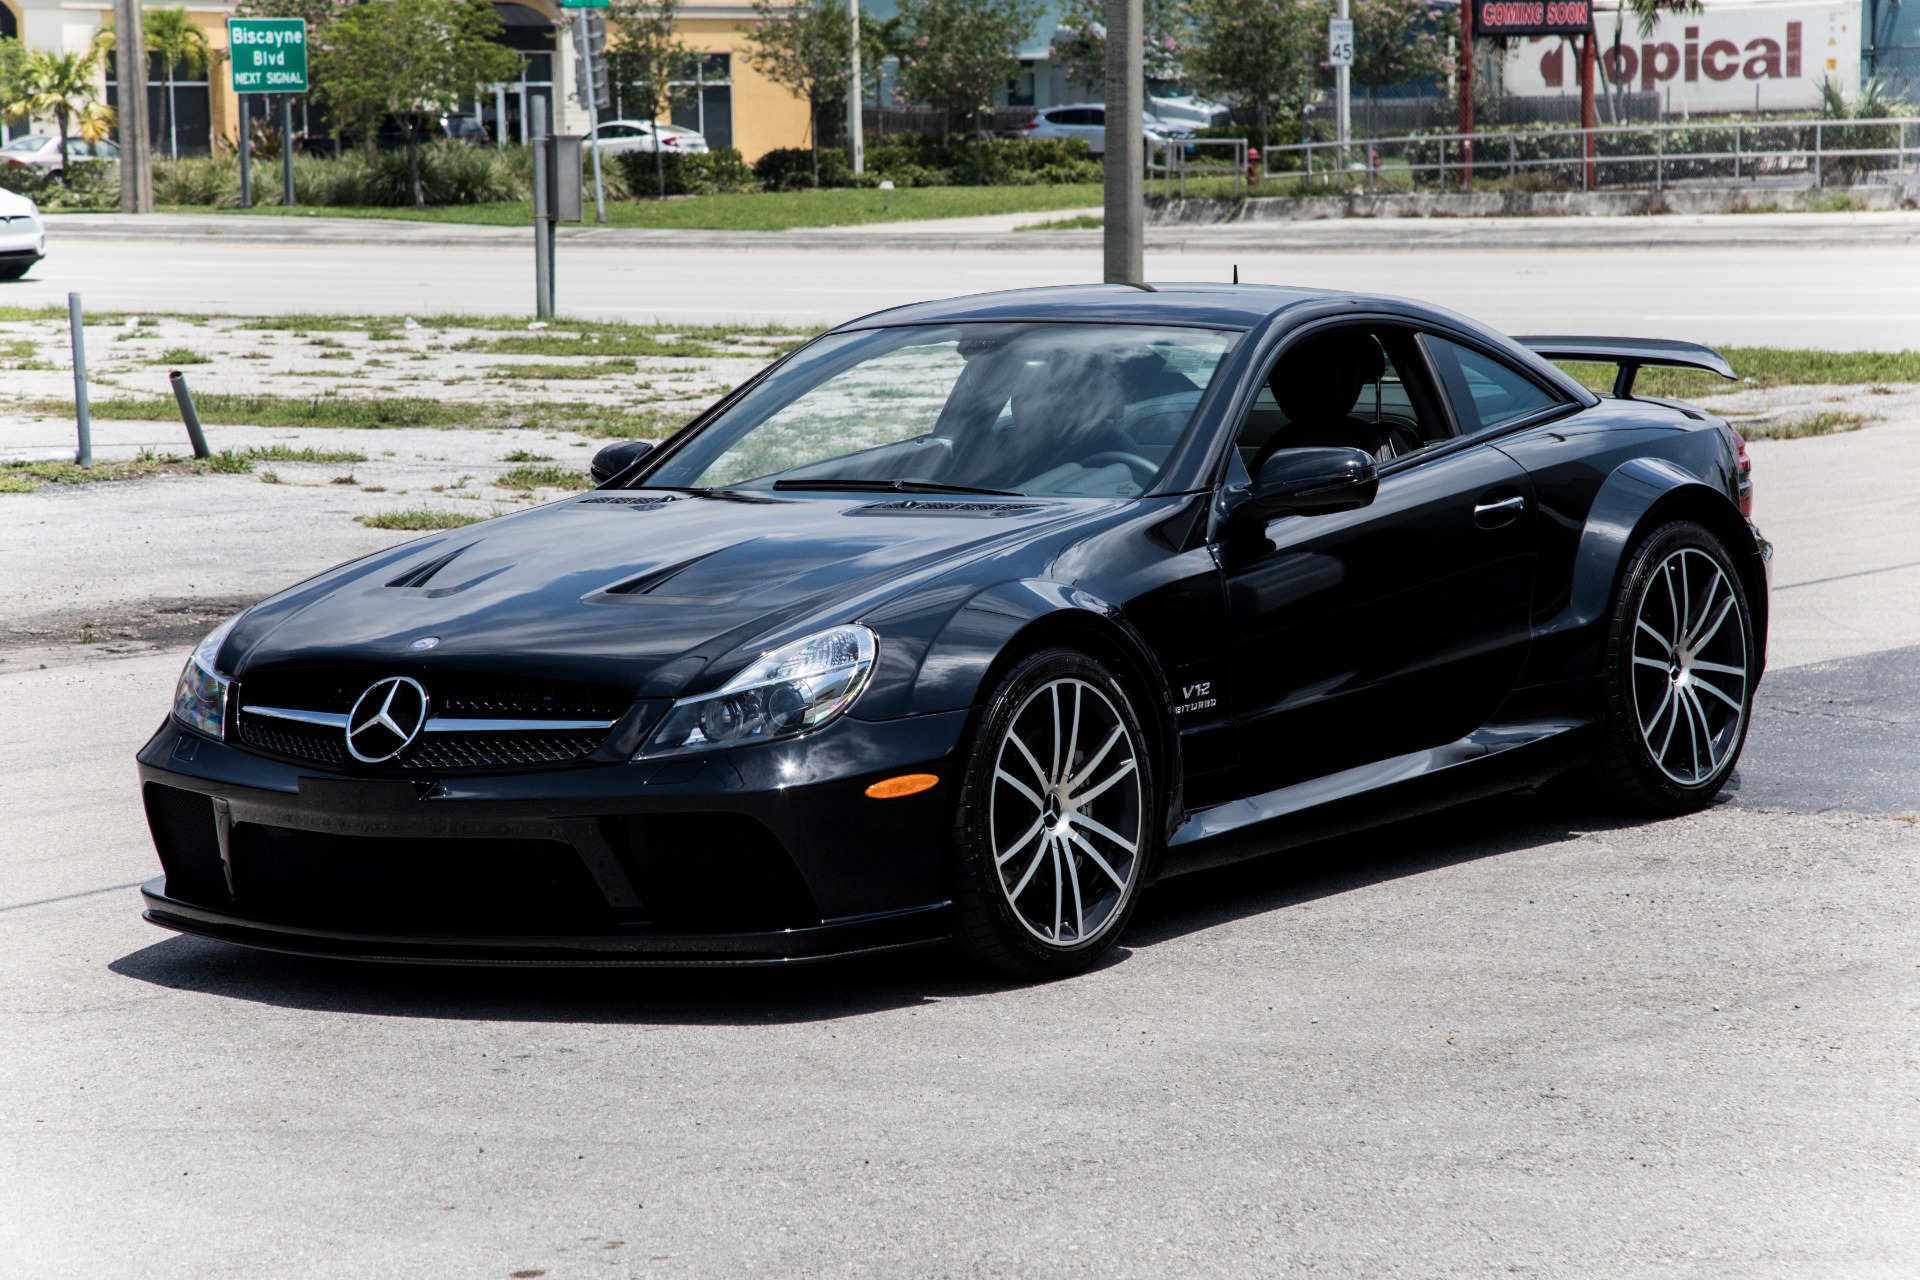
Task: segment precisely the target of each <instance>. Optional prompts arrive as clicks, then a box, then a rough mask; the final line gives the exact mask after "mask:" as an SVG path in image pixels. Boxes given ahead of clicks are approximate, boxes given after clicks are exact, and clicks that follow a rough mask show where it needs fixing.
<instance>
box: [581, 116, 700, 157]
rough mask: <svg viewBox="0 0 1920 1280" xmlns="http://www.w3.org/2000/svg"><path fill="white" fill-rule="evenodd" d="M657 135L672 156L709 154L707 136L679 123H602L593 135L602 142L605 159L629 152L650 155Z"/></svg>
mask: <svg viewBox="0 0 1920 1280" xmlns="http://www.w3.org/2000/svg"><path fill="white" fill-rule="evenodd" d="M656 135H657V136H658V137H659V139H660V146H662V147H664V148H665V149H666V150H667V152H668V153H669V154H671V153H673V152H679V153H680V154H682V155H696V156H697V155H705V154H706V151H707V140H706V137H705V136H704V135H702V134H698V133H695V132H694V131H693V130H692V129H682V128H681V127H680V126H679V125H677V124H659V123H656V122H655V121H652V120H602V121H601V122H600V128H599V129H598V130H596V131H595V133H594V134H593V136H594V137H597V138H598V139H599V140H600V154H601V155H603V156H617V155H620V154H621V153H622V152H626V151H641V152H645V153H647V154H649V155H651V154H652V153H653V148H654V141H653V140H654V138H655V136H656Z"/></svg>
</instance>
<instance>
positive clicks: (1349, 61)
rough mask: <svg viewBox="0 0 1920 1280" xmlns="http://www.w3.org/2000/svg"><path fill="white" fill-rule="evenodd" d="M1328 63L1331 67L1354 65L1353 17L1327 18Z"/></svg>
mask: <svg viewBox="0 0 1920 1280" xmlns="http://www.w3.org/2000/svg"><path fill="white" fill-rule="evenodd" d="M1327 65H1328V66H1330V67H1350V66H1352V65H1353V19H1352V18H1328V19H1327Z"/></svg>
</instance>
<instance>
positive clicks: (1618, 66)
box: [1600, 44, 1640, 84]
mask: <svg viewBox="0 0 1920 1280" xmlns="http://www.w3.org/2000/svg"><path fill="white" fill-rule="evenodd" d="M1600 66H1601V68H1602V70H1604V71H1605V72H1606V75H1607V82H1608V83H1609V84H1626V83H1629V82H1631V81H1632V79H1633V73H1634V72H1636V71H1638V70H1639V69H1640V55H1639V54H1637V53H1635V52H1634V51H1633V46H1632V45H1630V44H1617V45H1615V46H1613V48H1611V49H1609V50H1607V56H1606V57H1604V58H1602V59H1600Z"/></svg>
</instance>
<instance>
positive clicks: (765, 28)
mask: <svg viewBox="0 0 1920 1280" xmlns="http://www.w3.org/2000/svg"><path fill="white" fill-rule="evenodd" d="M753 13H754V25H753V26H751V27H748V28H746V29H745V30H746V33H747V49H746V54H747V61H748V62H749V63H751V64H752V65H753V67H754V69H755V70H756V71H758V72H759V73H760V74H761V75H763V76H765V77H767V79H769V80H771V81H773V82H774V83H775V84H777V85H779V86H781V87H782V88H784V89H787V90H789V91H790V92H792V93H793V94H795V95H796V96H798V97H802V98H805V99H806V100H807V139H808V143H809V145H810V146H811V147H812V149H813V185H814V186H816V187H817V186H819V185H820V115H821V112H822V110H823V108H825V107H827V106H828V105H830V104H833V103H841V102H845V101H846V100H847V93H848V91H849V89H850V88H851V81H852V79H853V74H852V72H853V68H852V66H851V64H850V61H849V58H850V55H851V54H852V51H853V22H852V19H851V18H850V17H849V15H848V13H847V10H846V7H845V6H844V5H842V4H839V3H837V2H836V0H801V2H800V3H798V4H793V3H789V2H788V0H753Z"/></svg>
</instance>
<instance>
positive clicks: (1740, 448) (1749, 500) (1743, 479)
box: [1727, 427, 1753, 516]
mask: <svg viewBox="0 0 1920 1280" xmlns="http://www.w3.org/2000/svg"><path fill="white" fill-rule="evenodd" d="M1727 430H1729V431H1733V428H1732V427H1728V428H1727ZM1733 474H1734V479H1735V481H1736V483H1737V492H1738V493H1739V495H1740V514H1741V515H1743V516H1750V515H1752V514H1753V459H1752V458H1750V457H1748V456H1747V440H1746V437H1745V436H1743V435H1741V434H1740V433H1739V432H1738V431H1733Z"/></svg>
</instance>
